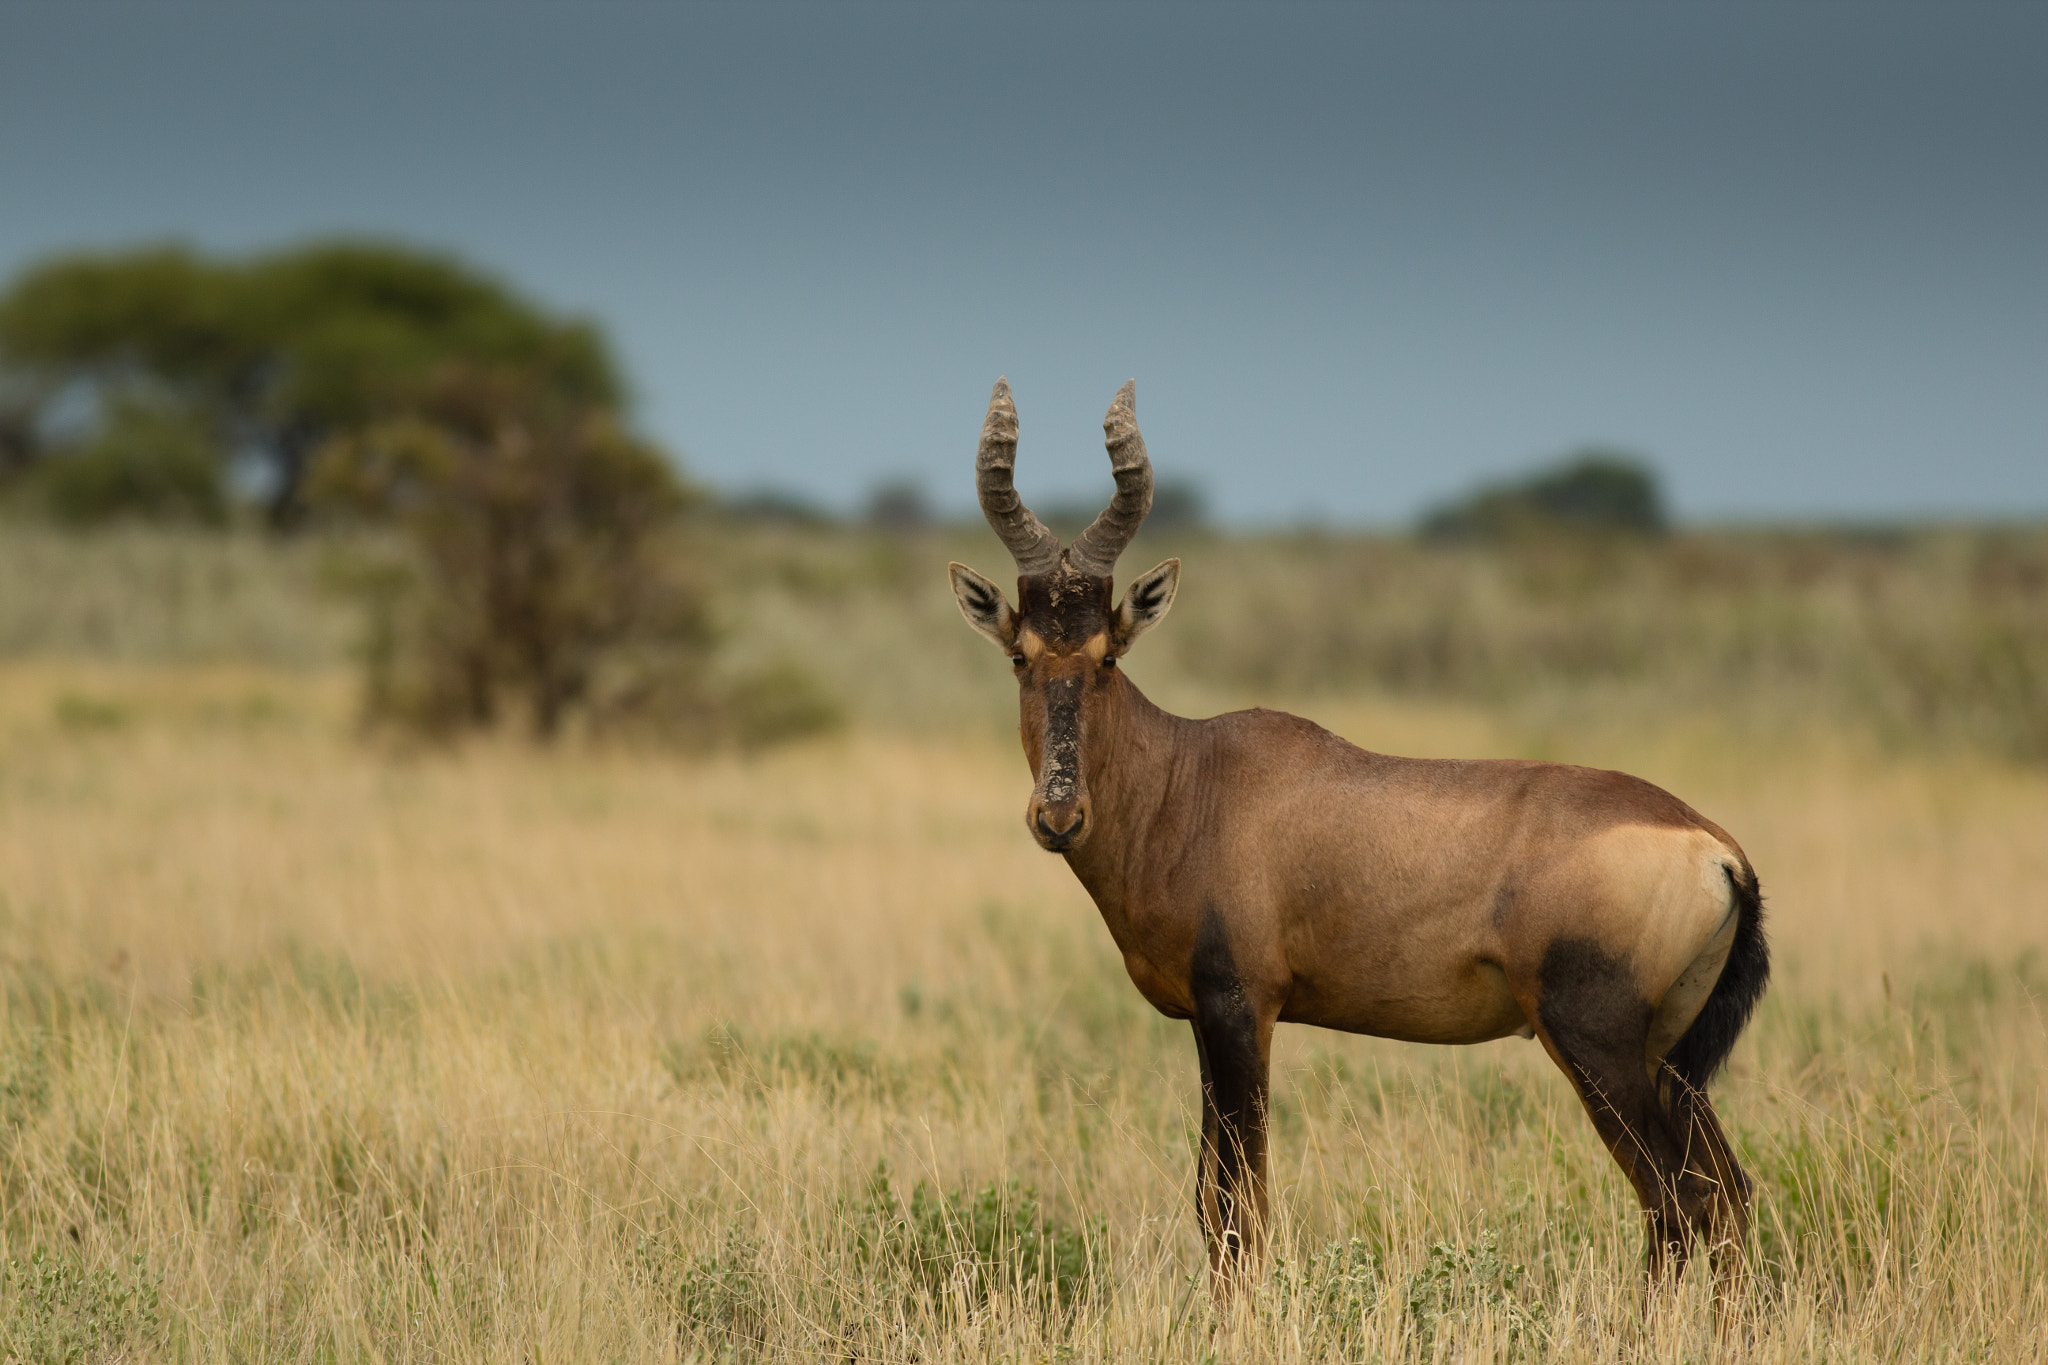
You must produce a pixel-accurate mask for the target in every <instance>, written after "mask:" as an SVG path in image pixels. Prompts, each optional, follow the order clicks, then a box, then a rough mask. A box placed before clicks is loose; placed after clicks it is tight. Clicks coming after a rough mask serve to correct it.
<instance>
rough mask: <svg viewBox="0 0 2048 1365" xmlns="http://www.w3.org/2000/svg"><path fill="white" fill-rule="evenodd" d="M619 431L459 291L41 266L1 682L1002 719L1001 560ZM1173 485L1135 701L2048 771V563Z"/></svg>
mask: <svg viewBox="0 0 2048 1365" xmlns="http://www.w3.org/2000/svg"><path fill="white" fill-rule="evenodd" d="M624 394H625V385H624V383H623V381H622V379H621V377H620V374H619V370H618V367H617V364H616V362H615V361H614V359H613V358H612V356H611V355H610V353H609V351H608V349H607V348H606V346H605V343H604V340H603V337H602V336H601V334H600V333H598V331H597V330H596V329H595V328H593V327H591V326H589V325H588V324H586V323H580V322H576V321H573V320H562V319H557V318H553V317H551V316H550V315H548V314H547V313H546V312H545V311H544V310H542V309H539V308H538V307H536V306H535V305H533V304H531V303H530V302H527V301H525V300H522V299H520V298H519V297H518V296H517V295H516V294H514V293H512V292H511V291H510V290H509V289H508V288H506V287H505V286H504V285H502V284H501V283H499V282H496V281H493V280H491V279H489V278H488V277H485V276H482V275H479V274H476V273H475V272H473V271H470V270H468V269H467V268H466V267H464V266H462V265H460V264H459V263H457V262H453V261H451V260H448V259H446V258H442V257H436V256H431V255H422V254H420V253H416V252H412V251H409V250H405V249H402V248H396V247H390V246H377V245H365V244H360V243H355V244H351V243H341V244H325V245H315V246H311V247H305V248H298V249H295V250H293V251H287V252H282V253H277V254H275V255H272V256H266V257H257V258H252V259H249V260H243V261H228V262H222V261H210V260H207V259H205V258H202V257H198V256H195V255H193V254H191V253H188V252H183V251H179V250H175V249H163V250H156V251H149V252H140V253H128V254H125V255H117V256H100V257H80V258H74V259H70V260H59V261H54V262H51V263H48V264H46V265H44V266H42V267H40V268H38V269H36V270H34V271H31V272H29V273H28V274H27V275H25V276H23V277H22V278H20V279H19V280H17V281H16V282H15V283H14V284H13V286H12V287H11V288H10V289H9V290H8V291H7V292H6V293H5V294H4V295H0V400H4V401H0V442H4V446H0V450H4V454H0V503H4V504H6V505H7V506H10V507H11V508H12V510H13V512H14V514H15V515H14V517H13V518H12V519H11V520H9V521H6V522H4V523H0V655H10V654H11V655H21V654H26V653H60V654H85V655H92V656H99V657H120V658H147V659H160V660H172V659H177V660H196V659H205V660H216V661H218V660H228V659H235V660H249V661H256V662H266V663H272V664H284V665H287V666H294V667H327V666H332V665H335V664H338V663H340V662H342V661H343V660H344V659H345V658H351V657H352V658H353V659H354V660H355V661H356V663H357V665H358V666H359V667H360V668H361V670H362V676H363V681H364V695H365V698H366V705H367V712H368V714H369V715H370V717H371V718H372V719H375V720H379V721H381V722H392V721H396V722H398V723H402V724H405V725H409V726H413V727H416V728H421V729H425V730H427V731H430V732H444V733H445V732H449V731H453V730H460V729H463V728H467V727H476V726H486V725H490V724H493V723H497V722H499V721H501V720H503V719H513V720H516V721H517V722H518V723H520V724H523V725H526V726H528V727H530V728H531V729H532V730H534V731H535V732H537V733H540V734H542V735H549V734H553V733H555V732H556V731H557V730H560V729H563V728H570V729H576V730H580V731H583V732H589V733H595V734H600V735H601V734H607V733H610V734H620V735H630V736H634V737H643V736H650V737H651V736H662V737H667V738H678V739H682V740H684V741H686V742H690V743H698V744H702V743H726V742H735V741H736V742H739V743H741V744H746V745H757V744H761V743H768V742H773V741H774V740H776V739H779V738H785V737H790V736H795V735H801V734H807V733H813V732H815V731H817V730H820V729H826V728H830V726H831V725H832V724H834V723H835V722H836V721H837V720H838V719H839V718H840V717H841V716H845V715H850V716H852V717H854V718H857V719H859V720H861V721H862V722H863V723H866V724H871V725H879V726H901V727H909V728H916V729H921V730H922V729H929V728H931V727H933V726H935V725H939V726H943V725H955V726H966V727H974V728H994V727H999V726H1003V725H1006V724H1008V723H1011V722H1012V720H1013V718H1014V708H1015V695H1014V686H1013V684H1012V683H1011V682H1010V680H1009V674H1008V670H1007V669H1005V668H1003V667H1001V665H1000V661H999V660H996V659H994V658H993V657H992V656H991V655H990V654H989V651H988V649H987V646H986V645H985V644H983V643H982V642H981V640H980V639H979V638H978V637H977V636H975V635H974V634H973V633H972V632H971V631H969V630H968V629H966V627H965V626H964V625H963V624H962V623H961V622H960V621H959V619H958V613H957V610H956V608H955V606H954V604H953V601H952V598H951V595H950V593H949V592H948V591H947V588H946V584H945V573H944V566H945V563H946V561H947V560H948V559H950V558H958V559H962V560H965V561H967V562H969V563H972V564H975V565H976V566H977V567H979V568H981V569H982V570H983V571H984V572H988V573H991V574H994V575H995V576H997V577H998V578H1007V577H1008V563H1007V557H1006V556H1005V554H1004V553H1003V551H1002V550H1001V548H1000V547H999V546H998V545H997V543H996V541H995V540H994V538H993V537H992V536H990V535H989V534H988V533H987V532H986V531H985V530H982V529H981V528H979V527H978V526H975V527H961V526H948V525H945V524H942V523H939V522H937V521H935V520H934V519H933V518H932V516H931V515H930V513H929V511H928V509H926V508H925V507H924V505H923V503H922V501H921V497H920V495H919V493H918V491H917V490H916V489H915V488H914V487H910V486H884V487H883V488H882V489H880V490H878V493H877V496H876V498H875V501H874V505H873V506H872V507H871V508H870V509H869V511H868V514H867V516H866V517H865V518H863V519H862V520H860V521H858V522H855V523H851V524H848V523H842V522H837V521H834V520H833V519H832V518H830V517H828V516H825V515H823V514H822V513H819V512H818V511H816V510H815V509H812V508H807V507H806V506H804V504H803V503H802V502H801V500H800V499H796V498H792V497H788V496H786V495H785V496H776V495H770V496H765V497H764V496H758V495H757V496H755V497H752V498H746V499H736V500H731V501H721V500H719V499H718V498H716V497H715V496H712V495H711V494H709V493H708V492H707V491H705V490H701V489H694V488H691V487H690V486H688V485H687V484H686V483H685V482H684V481H683V480H682V478H681V476H680V475H679V473H678V472H677V470H678V467H677V465H676V463H675V462H674V460H673V459H672V458H671V457H669V456H668V455H667V454H666V453H664V452H661V451H659V450H657V449H655V448H654V447H652V446H651V445H650V444H649V443H647V442H646V441H645V440H644V439H643V438H641V437H639V436H638V435H636V434H635V433H634V432H633V430H632V427H631V424H630V414H629V413H628V412H627V411H626V408H625V403H624ZM969 438H971V433H968V435H967V436H965V437H963V448H962V456H961V460H962V463H961V470H962V474H961V477H962V479H963V481H964V480H965V479H966V478H967V473H966V471H967V468H968V465H969V461H970V457H971V440H970V439H969ZM1168 472H1170V471H1168ZM1168 472H1163V473H1162V489H1163V490H1164V491H1163V493H1162V506H1161V507H1159V508H1157V509H1155V514H1154V517H1153V519H1152V521H1151V522H1150V523H1148V526H1147V529H1146V531H1145V533H1144V534H1143V535H1142V536H1141V538H1140V540H1139V542H1138V543H1137V544H1136V545H1134V546H1133V547H1132V548H1131V550H1130V551H1129V553H1128V555H1127V562H1126V567H1127V569H1130V570H1132V571H1135V570H1137V569H1142V568H1144V567H1146V566H1147V565H1149V564H1150V563H1152V562H1153V561H1155V560H1156V559H1158V558H1161V557H1164V556H1165V555H1167V554H1170V553H1178V554H1181V555H1183V556H1184V557H1185V559H1186V561H1187V567H1186V570H1185V576H1184V579H1183V586H1184V591H1183V592H1182V594H1181V597H1180V599H1179V601H1178V603H1177V605H1176V607H1175V609H1174V619H1173V621H1172V623H1171V625H1170V628H1168V629H1163V630H1161V631H1159V632H1157V633H1156V634H1154V635H1153V636H1151V637H1149V638H1148V639H1147V641H1146V643H1145V646H1144V647H1143V649H1141V650H1140V651H1138V653H1137V655H1136V656H1135V657H1134V659H1133V660H1132V665H1133V670H1134V676H1135V677H1137V678H1138V679H1139V680H1140V681H1141V682H1142V683H1143V684H1144V685H1145V686H1146V687H1147V688H1148V689H1149V690H1151V691H1152V692H1153V693H1154V695H1155V696H1157V697H1158V698H1159V699H1160V700H1161V701H1162V702H1165V703H1166V704H1168V705H1173V706H1177V707H1180V708H1182V709H1185V710H1190V711H1202V710H1207V709H1216V708H1220V707H1224V706H1230V705H1241V704H1249V703H1253V702H1263V703H1267V704H1276V705H1295V706H1302V707H1307V708H1309V709H1313V705H1314V702H1315V699H1316V698H1318V697H1331V696H1342V695H1358V694H1366V693H1370V694H1379V695H1399V696H1406V697H1417V698H1432V699H1440V700H1448V701H1456V702H1463V703H1472V704H1477V705H1481V706H1484V707H1487V708H1489V709H1491V710H1494V711H1496V712H1498V713H1501V714H1506V715H1512V716H1514V717H1517V718H1519V719H1520V720H1522V721H1524V722H1527V723H1528V725H1530V726H1533V727H1535V728H1537V729H1539V730H1540V729H1541V728H1542V727H1544V726H1547V725H1550V724H1552V723H1568V724H1570V725H1572V726H1573V727H1575V728H1576V727H1579V726H1581V725H1583V724H1584V723H1586V722H1589V721H1592V722H1599V721H1604V720H1609V719H1616V718H1619V719H1624V720H1628V721H1629V722H1630V723H1631V724H1637V723H1639V724H1642V725H1649V726H1659V725H1672V724H1690V723H1692V722H1695V721H1701V720H1704V721H1706V722H1708V723H1710V724H1712V725H1717V726H1725V725H1729V724H1739V725H1741V726H1745V727H1751V728H1762V729H1764V730H1766V731H1769V732H1771V733H1774V734H1784V735H1788V736H1790V735H1811V734H1819V733H1829V734H1836V733H1847V734H1850V735H1859V736H1863V737H1865V738H1868V739H1873V740H1875V741H1878V742H1881V743H1884V744H1887V745H1894V746H1897V745H1905V746H1925V745H1964V746H1968V747H1971V748H1975V749H1982V750H1985V751H1988V752H1992V753H1995V754H1999V755H2002V756H2006V757H2010V758H2013V759H2017V760H2021V761H2026V762H2048V527H2042V526H2006V527H1993V526H1926V527H1890V528H1827V527H1814V528H1777V529H1766V528H1727V529H1718V530H1708V529H1679V530H1673V529H1672V528H1671V526H1670V524H1669V518H1668V517H1667V515H1666V513H1665V511H1664V509H1663V507H1662V505H1661V502H1660V500H1659V497H1658V492H1657V488H1656V484H1655V480H1654V478H1653V477H1652V476H1651V475H1650V474H1649V473H1648V471H1647V469H1646V468H1645V467H1644V466H1643V464H1642V462H1641V461H1640V460H1639V459H1637V458H1635V457H1631V456H1628V455H1627V454H1625V453H1620V452H1613V451H1598V450H1595V451H1586V452H1580V453H1579V454H1577V455H1576V456H1573V457H1570V458H1567V459H1566V460H1564V461H1563V462H1561V463H1560V464H1559V465H1558V466H1557V467H1556V468H1554V469H1550V470H1546V471H1539V472H1538V473H1536V474H1535V475H1533V476H1531V477H1530V478H1528V479H1526V480H1523V481H1520V482H1512V483H1504V484H1498V485H1492V486H1488V487H1485V488H1481V489H1478V490H1476V491H1474V492H1473V493H1472V494H1471V495H1470V496H1469V497H1466V498H1464V499H1461V500H1459V501H1457V502H1455V503H1452V504H1448V505H1446V506H1445V507H1442V508H1439V509H1436V510H1435V511H1433V512H1431V513H1430V514H1428V516H1427V517H1425V518H1424V520H1423V521H1422V522H1421V523H1420V524H1419V525H1418V527H1417V528H1416V533H1415V534H1413V535H1335V534H1328V533H1315V532H1300V533H1287V534H1271V535H1260V536H1231V535H1225V534H1222V533H1219V532H1216V531H1213V530H1210V529H1207V527H1206V521H1205V517H1204V515H1203V508H1202V506H1201V501H1200V496H1199V491H1198V490H1196V489H1194V488H1192V487H1191V486H1187V485H1170V484H1169V483H1168V481H1167V478H1166V473H1168ZM164 490H180V491H178V492H177V493H176V495H175V496H173V495H172V494H171V493H169V492H166V491H164ZM1092 510H1093V509H1080V508H1075V509H1047V511H1048V515H1050V516H1052V517H1053V518H1054V519H1055V521H1058V520H1060V519H1061V518H1062V517H1065V519H1066V520H1069V521H1072V522H1074V523H1075V524H1079V522H1080V521H1081V520H1085V518H1086V516H1090V515H1092ZM53 521H54V522H56V523H58V524H68V525H71V526H78V525H82V524H83V525H101V526H102V527H103V529H101V530H99V531H98V532H96V533H95V534H93V535H92V536H89V537H84V538H81V537H79V536H76V535H73V534H69V533H67V532H65V531H62V530H59V529H55V528H53V527H52V525H51V524H50V523H52V522H53ZM166 521H169V522H180V521H182V522H185V523H188V524H187V525H185V526H184V527H182V528H180V527H176V526H166V525H163V523H164V522H166ZM142 523H149V524H147V525H145V524H142Z"/></svg>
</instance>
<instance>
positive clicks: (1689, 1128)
mask: <svg viewBox="0 0 2048 1365" xmlns="http://www.w3.org/2000/svg"><path fill="white" fill-rule="evenodd" d="M1662 1079H1663V1085H1662V1087H1661V1088H1662V1089H1663V1091H1664V1101H1665V1107H1666V1108H1667V1109H1668V1110H1669V1111H1670V1112H1671V1114H1672V1116H1673V1117H1674V1118H1675V1119H1677V1121H1678V1123H1679V1125H1680V1127H1681V1128H1682V1129H1683V1131H1684V1133H1685V1136H1686V1174H1687V1181H1688V1185H1689V1186H1691V1187H1695V1188H1700V1189H1703V1190H1705V1191H1707V1192H1708V1197H1707V1199H1706V1200H1705V1201H1704V1206H1703V1207H1699V1208H1697V1209H1696V1210H1695V1211H1694V1216H1693V1229H1694V1230H1695V1231H1696V1232H1698V1233H1699V1235H1700V1240H1701V1241H1702V1242H1704V1243H1705V1244H1706V1246H1707V1249H1708V1252H1709V1255H1710V1256H1711V1258H1712V1261H1713V1265H1714V1281H1715V1297H1716V1298H1717V1299H1718V1300H1719V1301H1720V1304H1721V1308H1722V1311H1723V1313H1724V1314H1725V1313H1727V1312H1729V1311H1731V1310H1732V1309H1733V1308H1734V1307H1735V1304H1736V1302H1737V1300H1738V1299H1739V1298H1740V1296H1741V1292H1742V1282H1743V1260H1742V1255H1743V1247H1744V1244H1745V1243H1746V1242H1747V1241H1748V1239H1749V1219H1750V1202H1751V1198H1752V1188H1753V1186H1752V1182H1751V1181H1750V1178H1749V1175H1748V1173H1747V1172H1745V1171H1744V1170H1743V1169H1742V1165H1741V1163H1739V1162H1738V1161H1736V1159H1735V1149H1734V1147H1733V1145H1732V1144H1731V1143H1730V1142H1729V1141H1728V1135H1727V1133H1726V1132H1725V1131H1723V1130H1722V1128H1721V1121H1720V1119H1719V1118H1718V1117H1717V1116H1716V1115H1715V1113H1714V1106H1713V1105H1712V1104H1711V1103H1709V1102H1708V1100H1707V1093H1706V1091H1704V1090H1700V1089H1696V1088H1695V1087H1693V1086H1690V1085H1687V1084H1686V1083H1685V1082H1684V1081H1683V1080H1682V1079H1680V1078H1679V1077H1678V1076H1677V1075H1675V1074H1674V1073H1673V1072H1672V1071H1671V1070H1670V1069H1669V1068H1665V1069H1664V1071H1663V1073H1662Z"/></svg>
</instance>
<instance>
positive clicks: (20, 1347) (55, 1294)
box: [0, 1247, 163, 1365]
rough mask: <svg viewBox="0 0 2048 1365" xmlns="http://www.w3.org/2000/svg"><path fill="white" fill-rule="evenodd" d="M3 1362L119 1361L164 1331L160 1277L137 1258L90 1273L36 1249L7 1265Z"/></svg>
mask: <svg viewBox="0 0 2048 1365" xmlns="http://www.w3.org/2000/svg"><path fill="white" fill-rule="evenodd" d="M6 1285H7V1288H6V1295H7V1314H6V1319H5V1322H6V1326H5V1328H4V1332H0V1358H4V1359H5V1360H7V1361H8V1362H9V1363H10V1365H13V1362H17V1361H18V1362H21V1365H72V1362H74V1361H76V1362H98V1361H108V1360H121V1359H126V1358H129V1357H131V1356H133V1355H135V1354H136V1353H137V1352H138V1350H139V1349H140V1348H142V1347H144V1346H146V1345H147V1344H149V1343H152V1342H154V1341H155V1340H156V1339H157V1336H158V1334H159V1332H160V1330H161V1328H162V1323H163V1315H162V1312H161V1308H160V1303H159V1299H160V1290H161V1286H162V1276H160V1275H157V1274H154V1273H152V1272H151V1271H150V1269H149V1268H148V1266H147V1265H146V1264H145V1263H144V1261H143V1259H142V1257H141V1256H140V1255H136V1256H132V1257H130V1258H129V1259H128V1260H127V1261H125V1262H121V1263H119V1264H116V1265H106V1266H100V1267H99V1268H97V1269H89V1268H88V1267H87V1266H86V1265H85V1264H84V1263H83V1262H82V1261H79V1260H76V1259H73V1258H71V1257H68V1256H53V1255H51V1254H50V1253H48V1252H47V1251H45V1250H43V1249H42V1248H41V1247H38V1248H36V1250H35V1251H34V1252H32V1253H31V1254H30V1256H29V1258H28V1260H27V1261H17V1260H10V1261H8V1263H7V1275H6Z"/></svg>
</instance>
